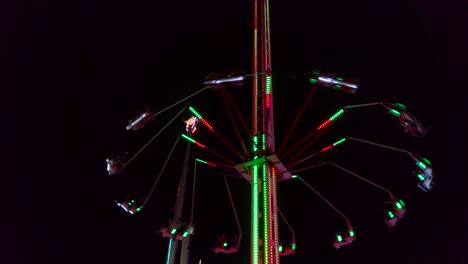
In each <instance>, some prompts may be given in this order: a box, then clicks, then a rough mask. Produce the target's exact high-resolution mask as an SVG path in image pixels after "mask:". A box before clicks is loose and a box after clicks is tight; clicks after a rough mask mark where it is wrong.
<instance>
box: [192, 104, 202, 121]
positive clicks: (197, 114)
mask: <svg viewBox="0 0 468 264" xmlns="http://www.w3.org/2000/svg"><path fill="white" fill-rule="evenodd" d="M189 110H190V111H191V112H192V113H193V114H194V115H195V116H196V117H198V118H199V119H201V118H202V116H201V115H200V114H199V113H198V112H197V111H195V109H193V107H191V106H190V107H189Z"/></svg>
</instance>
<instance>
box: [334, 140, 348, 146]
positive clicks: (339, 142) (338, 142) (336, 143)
mask: <svg viewBox="0 0 468 264" xmlns="http://www.w3.org/2000/svg"><path fill="white" fill-rule="evenodd" d="M345 141H346V138H342V139H340V140H338V141H337V142H335V143H333V146H336V145H338V144H341V143H343V142H345Z"/></svg>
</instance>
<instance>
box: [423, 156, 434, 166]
mask: <svg viewBox="0 0 468 264" xmlns="http://www.w3.org/2000/svg"><path fill="white" fill-rule="evenodd" d="M422 159H423V161H425V162H426V164H427V165H432V163H431V162H430V161H429V160H428V159H426V158H422Z"/></svg>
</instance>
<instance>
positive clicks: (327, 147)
mask: <svg viewBox="0 0 468 264" xmlns="http://www.w3.org/2000/svg"><path fill="white" fill-rule="evenodd" d="M331 148H333V145H330V146H326V147H324V148H323V149H322V150H320V153H322V152H324V151H327V150H329V149H331Z"/></svg>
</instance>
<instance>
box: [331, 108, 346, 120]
mask: <svg viewBox="0 0 468 264" xmlns="http://www.w3.org/2000/svg"><path fill="white" fill-rule="evenodd" d="M343 113H344V110H343V109H340V111H338V112H336V114H334V115H333V116H332V117H330V121H333V120H335V119H336V118H337V117H339V116H340V115H342V114H343Z"/></svg>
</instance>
